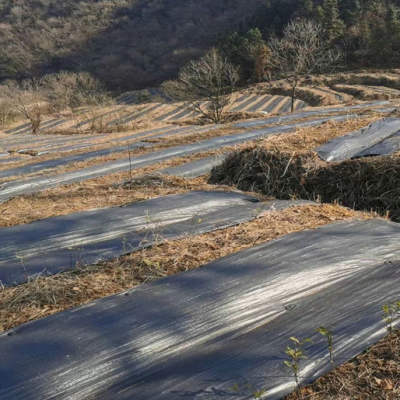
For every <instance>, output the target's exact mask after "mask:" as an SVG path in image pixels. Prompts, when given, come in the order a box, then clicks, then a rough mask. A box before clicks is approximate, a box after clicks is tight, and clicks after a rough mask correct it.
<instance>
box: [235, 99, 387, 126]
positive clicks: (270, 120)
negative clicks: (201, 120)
mask: <svg viewBox="0 0 400 400" xmlns="http://www.w3.org/2000/svg"><path fill="white" fill-rule="evenodd" d="M388 104H390V102H389V101H375V102H373V103H364V104H357V105H355V106H348V107H334V108H332V107H330V108H325V109H320V110H309V111H300V112H297V113H292V114H289V115H282V116H277V117H271V118H266V119H260V120H256V121H245V122H239V123H236V124H233V125H232V126H233V127H235V128H251V127H254V126H259V125H266V124H278V123H282V122H289V121H293V120H295V119H299V118H308V117H317V116H321V117H322V116H324V115H327V114H333V113H338V112H348V111H350V112H351V111H353V110H361V109H364V108H370V107H377V106H384V105H388ZM387 110H388V111H393V108H392V107H391V108H390V109H389V108H388V109H387ZM379 111H381V110H379ZM381 112H385V111H381Z"/></svg>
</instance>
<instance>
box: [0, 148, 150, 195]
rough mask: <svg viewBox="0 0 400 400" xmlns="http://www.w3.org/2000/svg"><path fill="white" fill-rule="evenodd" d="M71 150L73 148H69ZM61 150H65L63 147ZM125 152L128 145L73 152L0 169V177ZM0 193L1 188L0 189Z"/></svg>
mask: <svg viewBox="0 0 400 400" xmlns="http://www.w3.org/2000/svg"><path fill="white" fill-rule="evenodd" d="M151 146H152V144H151V143H144V142H137V143H130V144H129V149H130V150H134V149H137V148H140V147H151ZM70 150H73V149H70ZM63 151H66V149H65V148H64V149H63ZM123 152H125V153H126V154H128V146H127V145H126V146H118V147H112V148H108V149H102V150H94V151H91V152H88V153H82V154H75V155H71V156H67V157H63V158H56V159H54V160H47V161H42V162H40V163H36V164H28V165H24V166H22V167H17V168H12V169H6V170H3V171H0V179H1V178H11V177H13V176H20V175H25V174H32V173H35V172H41V171H45V170H47V169H52V168H59V167H62V166H64V165H68V164H70V163H73V162H80V161H86V160H89V159H91V158H96V157H104V156H108V155H110V154H117V153H123ZM0 193H1V189H0Z"/></svg>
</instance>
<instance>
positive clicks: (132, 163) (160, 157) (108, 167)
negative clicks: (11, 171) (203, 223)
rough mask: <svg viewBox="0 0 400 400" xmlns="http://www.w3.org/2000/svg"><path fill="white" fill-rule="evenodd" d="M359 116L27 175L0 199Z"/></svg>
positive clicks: (3, 189)
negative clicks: (65, 170)
mask: <svg viewBox="0 0 400 400" xmlns="http://www.w3.org/2000/svg"><path fill="white" fill-rule="evenodd" d="M356 117H357V116H356V115H339V116H335V117H327V118H321V119H317V120H314V121H306V122H301V123H298V124H292V125H280V126H272V127H269V128H264V129H256V130H254V131H248V132H242V133H237V134H233V135H226V136H220V137H216V138H213V139H208V140H204V141H201V142H195V143H191V144H187V145H182V146H178V147H171V148H168V149H165V150H160V151H155V152H153V153H148V154H143V155H140V156H136V157H131V158H130V159H129V158H126V159H122V160H115V161H110V162H107V163H103V164H97V165H94V166H91V167H87V168H82V169H79V170H76V171H71V172H66V173H62V174H58V175H48V176H39V177H34V178H27V179H24V180H20V181H15V182H9V183H4V184H3V185H2V186H0V203H2V202H5V201H7V200H9V199H10V198H12V197H15V196H18V195H21V194H31V193H37V192H40V191H44V190H48V189H52V188H55V187H58V186H60V185H67V184H70V183H76V182H84V181H86V180H89V179H93V178H98V177H102V176H107V175H110V174H114V173H118V172H126V171H134V170H136V169H138V168H142V167H146V166H148V165H154V164H157V163H161V162H164V161H166V160H170V159H172V158H175V157H181V156H187V155H191V154H195V153H200V152H205V151H208V150H216V149H221V148H224V147H228V146H233V145H236V144H239V143H243V142H246V141H248V140H254V139H257V138H264V137H267V136H271V135H277V134H280V133H286V132H293V131H294V130H295V129H297V128H301V127H306V126H318V125H321V124H323V123H325V122H327V121H332V120H335V121H344V120H347V119H351V118H356Z"/></svg>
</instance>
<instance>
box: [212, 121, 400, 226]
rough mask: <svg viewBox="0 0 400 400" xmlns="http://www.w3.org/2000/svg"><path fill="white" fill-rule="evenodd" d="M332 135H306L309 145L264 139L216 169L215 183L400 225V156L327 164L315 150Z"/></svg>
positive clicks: (234, 153)
mask: <svg viewBox="0 0 400 400" xmlns="http://www.w3.org/2000/svg"><path fill="white" fill-rule="evenodd" d="M318 129H319V128H317V129H316V131H318ZM323 130H324V127H321V128H320V129H319V131H320V132H321V131H323ZM325 131H326V130H325ZM329 132H330V133H328V134H325V135H324V134H322V135H321V136H315V135H305V137H306V138H307V139H306V140H305V141H302V140H301V139H300V137H299V138H298V141H297V142H296V141H288V137H289V135H288V137H286V136H285V137H283V136H282V140H281V141H280V142H279V141H277V142H272V141H265V142H263V143H262V144H261V145H259V146H248V147H247V148H245V149H242V150H238V151H236V152H233V153H232V154H230V155H229V156H228V157H227V158H226V159H225V161H224V163H223V164H222V165H221V166H219V167H216V168H214V170H213V171H212V175H211V178H210V182H211V183H219V184H233V185H235V186H236V187H237V188H239V189H241V190H249V191H256V192H259V193H262V194H264V195H266V196H272V197H277V198H280V199H291V198H302V199H311V200H316V199H318V200H320V201H322V202H327V203H333V202H339V204H343V205H345V206H348V207H352V208H355V209H357V210H368V211H370V210H373V211H375V212H377V213H379V214H380V215H383V216H385V215H389V216H390V217H391V218H392V219H393V220H396V221H399V220H400V200H399V199H400V178H399V177H400V157H399V155H393V156H387V157H370V158H362V159H355V160H350V161H344V162H340V163H326V162H324V161H322V160H321V159H320V158H319V157H318V156H317V154H316V153H315V152H314V151H312V149H314V148H315V147H317V146H318V145H319V144H322V143H325V142H326V141H327V140H329V139H331V138H332V137H333V135H334V133H333V132H334V131H332V130H330V131H329ZM342 133H343V131H342ZM295 135H299V134H298V133H297V134H295Z"/></svg>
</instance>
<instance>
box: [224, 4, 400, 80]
mask: <svg viewBox="0 0 400 400" xmlns="http://www.w3.org/2000/svg"><path fill="white" fill-rule="evenodd" d="M296 18H305V19H309V20H314V21H317V22H318V23H320V24H321V25H322V27H323V29H324V31H325V34H326V39H327V40H329V42H330V43H331V44H332V45H334V46H340V47H341V49H342V51H343V53H344V56H345V60H344V63H345V65H346V66H348V67H349V68H351V67H357V68H360V67H393V66H396V65H398V63H399V62H400V0H268V1H266V4H264V5H263V6H261V7H260V8H259V9H258V10H257V12H256V13H255V14H254V17H253V18H252V19H250V20H249V21H248V26H250V27H251V28H250V30H246V28H245V27H242V30H241V31H238V32H234V33H232V34H230V35H228V36H227V37H224V38H222V39H220V48H221V49H222V50H223V51H224V53H225V54H226V55H227V56H228V58H229V59H230V60H231V61H232V62H234V61H235V59H237V49H238V46H239V47H240V46H241V44H243V43H244V42H245V41H246V40H250V41H254V40H255V39H254V38H257V39H256V40H257V41H258V42H259V41H260V40H267V39H268V38H269V37H271V36H272V35H275V34H276V35H278V36H279V35H281V34H282V32H283V30H284V28H285V26H286V25H287V24H288V22H289V21H291V20H294V19H296ZM241 65H242V70H243V71H244V72H245V73H246V77H247V78H249V77H250V75H249V74H248V73H247V72H248V71H249V70H250V69H251V67H249V65H248V63H242V64H241Z"/></svg>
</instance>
